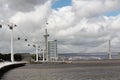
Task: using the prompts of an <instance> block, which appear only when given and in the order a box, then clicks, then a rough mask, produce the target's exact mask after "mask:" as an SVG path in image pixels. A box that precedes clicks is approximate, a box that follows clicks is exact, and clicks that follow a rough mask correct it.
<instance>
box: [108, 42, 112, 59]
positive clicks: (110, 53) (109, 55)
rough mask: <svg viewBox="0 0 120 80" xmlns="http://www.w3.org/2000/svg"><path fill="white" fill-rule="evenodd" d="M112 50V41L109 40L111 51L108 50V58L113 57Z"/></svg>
mask: <svg viewBox="0 0 120 80" xmlns="http://www.w3.org/2000/svg"><path fill="white" fill-rule="evenodd" d="M111 55H112V51H111V41H110V40H109V52H108V58H109V59H112V56H111Z"/></svg>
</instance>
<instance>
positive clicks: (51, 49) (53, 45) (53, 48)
mask: <svg viewBox="0 0 120 80" xmlns="http://www.w3.org/2000/svg"><path fill="white" fill-rule="evenodd" d="M57 59H58V54H57V40H54V41H48V60H49V61H56V60H57Z"/></svg>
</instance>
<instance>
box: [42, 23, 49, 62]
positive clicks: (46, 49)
mask: <svg viewBox="0 0 120 80" xmlns="http://www.w3.org/2000/svg"><path fill="white" fill-rule="evenodd" d="M46 25H48V23H47V22H46ZM43 36H44V38H45V50H44V57H45V59H46V61H48V37H49V34H48V32H47V28H46V29H45V34H44V35H43Z"/></svg>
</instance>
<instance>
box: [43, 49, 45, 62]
mask: <svg viewBox="0 0 120 80" xmlns="http://www.w3.org/2000/svg"><path fill="white" fill-rule="evenodd" d="M44 61H45V55H44V49H43V62H44Z"/></svg>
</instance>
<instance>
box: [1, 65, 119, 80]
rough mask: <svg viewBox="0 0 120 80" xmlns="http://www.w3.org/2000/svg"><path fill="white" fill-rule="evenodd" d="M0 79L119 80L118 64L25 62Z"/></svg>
mask: <svg viewBox="0 0 120 80" xmlns="http://www.w3.org/2000/svg"><path fill="white" fill-rule="evenodd" d="M1 80H120V66H102V67H101V66H97V67H96V66H91V67H82V66H81V65H79V64H75V65H73V64H57V65H56V64H49V65H47V64H27V65H26V66H24V67H20V68H16V69H13V70H10V71H8V72H7V73H6V74H5V75H4V76H3V78H2V79H1Z"/></svg>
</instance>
